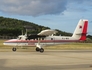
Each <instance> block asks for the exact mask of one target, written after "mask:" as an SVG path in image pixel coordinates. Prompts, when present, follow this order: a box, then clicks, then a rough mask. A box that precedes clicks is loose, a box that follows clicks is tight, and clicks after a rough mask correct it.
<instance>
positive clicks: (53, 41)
mask: <svg viewBox="0 0 92 70" xmlns="http://www.w3.org/2000/svg"><path fill="white" fill-rule="evenodd" d="M29 42H30V43H38V40H18V41H7V42H6V43H29ZM60 42H79V40H40V43H60Z"/></svg>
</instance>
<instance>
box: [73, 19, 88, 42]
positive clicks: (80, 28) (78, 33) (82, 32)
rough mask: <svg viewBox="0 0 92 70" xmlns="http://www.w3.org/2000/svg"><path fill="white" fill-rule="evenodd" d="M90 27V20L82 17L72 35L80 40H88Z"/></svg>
mask: <svg viewBox="0 0 92 70" xmlns="http://www.w3.org/2000/svg"><path fill="white" fill-rule="evenodd" d="M87 29H88V20H84V19H81V20H80V21H79V22H78V25H77V27H76V29H75V31H74V33H73V35H72V37H74V38H76V39H79V40H82V41H84V40H86V34H87Z"/></svg>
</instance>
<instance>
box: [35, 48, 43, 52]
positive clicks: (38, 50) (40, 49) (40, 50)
mask: <svg viewBox="0 0 92 70" xmlns="http://www.w3.org/2000/svg"><path fill="white" fill-rule="evenodd" d="M36 51H37V52H41V53H43V52H44V49H43V48H38V47H36Z"/></svg>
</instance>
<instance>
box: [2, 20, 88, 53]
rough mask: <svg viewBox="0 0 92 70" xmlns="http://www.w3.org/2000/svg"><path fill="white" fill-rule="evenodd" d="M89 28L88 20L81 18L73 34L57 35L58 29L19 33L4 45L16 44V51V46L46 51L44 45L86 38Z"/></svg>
mask: <svg viewBox="0 0 92 70" xmlns="http://www.w3.org/2000/svg"><path fill="white" fill-rule="evenodd" d="M87 29H88V20H86V19H80V20H79V22H78V24H77V26H76V28H75V31H74V33H73V35H72V36H55V35H53V34H55V33H57V31H56V30H51V29H46V30H42V31H41V32H40V33H38V34H37V35H29V36H28V35H27V33H26V34H25V35H19V36H18V38H17V39H10V40H7V41H5V42H4V43H3V44H4V45H10V46H14V47H13V48H12V50H13V51H16V50H17V49H16V46H36V51H38V52H41V53H42V52H44V49H43V46H48V45H57V44H63V43H70V42H80V41H85V40H86V35H87Z"/></svg>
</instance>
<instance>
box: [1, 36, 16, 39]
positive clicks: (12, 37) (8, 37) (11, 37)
mask: <svg viewBox="0 0 92 70" xmlns="http://www.w3.org/2000/svg"><path fill="white" fill-rule="evenodd" d="M16 38H17V37H15V36H0V39H16Z"/></svg>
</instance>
